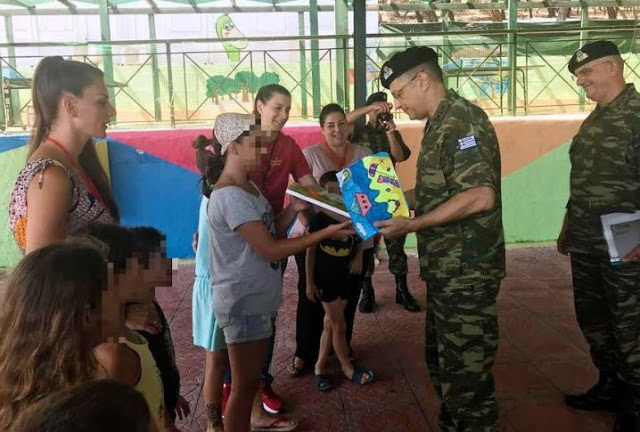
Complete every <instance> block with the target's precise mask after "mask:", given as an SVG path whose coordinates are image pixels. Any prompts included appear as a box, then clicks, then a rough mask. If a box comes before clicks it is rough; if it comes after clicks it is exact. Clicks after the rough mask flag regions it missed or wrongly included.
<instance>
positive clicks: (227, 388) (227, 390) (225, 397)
mask: <svg viewBox="0 0 640 432" xmlns="http://www.w3.org/2000/svg"><path fill="white" fill-rule="evenodd" d="M229 396H231V384H229V383H224V384H223V385H222V417H224V411H225V409H226V408H227V402H229Z"/></svg>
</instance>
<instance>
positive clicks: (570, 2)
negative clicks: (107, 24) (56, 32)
mask: <svg viewBox="0 0 640 432" xmlns="http://www.w3.org/2000/svg"><path fill="white" fill-rule="evenodd" d="M151 1H153V0H151ZM463 1H464V0H463ZM189 2H190V5H191V7H166V8H165V7H163V8H162V9H160V8H158V7H157V5H156V7H155V8H154V7H153V6H152V5H151V3H149V0H147V3H149V5H150V7H149V8H127V7H121V8H117V7H115V6H113V5H111V4H110V9H111V10H112V11H113V12H114V13H119V14H120V15H149V14H151V13H162V14H190V13H194V10H195V11H196V12H198V13H210V14H221V13H269V12H295V13H298V12H309V6H291V5H281V6H277V7H273V6H237V5H235V6H234V5H233V3H234V2H233V0H232V5H231V6H204V7H201V6H198V5H197V4H196V3H195V1H194V0H189ZM0 4H7V5H12V6H20V7H22V8H25V9H15V10H13V9H11V10H9V9H7V10H0V15H5V16H6V15H68V14H69V10H67V9H37V10H36V8H35V7H33V6H31V7H30V6H28V5H27V4H25V3H22V2H21V1H20V0H0ZM154 4H155V3H154ZM583 6H586V7H616V6H618V7H640V0H583V1H580V0H561V1H553V0H551V1H531V0H525V1H519V2H518V9H540V8H549V7H557V8H562V7H578V8H579V7H583ZM349 9H352V7H351V6H350V7H349ZM461 9H489V10H490V9H494V10H495V9H505V10H506V9H507V2H506V1H505V0H502V1H498V2H495V3H480V2H479V1H464V2H463V3H445V2H442V1H438V2H433V3H422V2H421V3H403V4H396V3H394V4H377V5H376V4H369V5H366V10H367V11H396V10H397V11H416V10H419V11H426V10H461ZM318 11H319V12H333V11H334V6H333V5H318ZM76 12H77V14H78V15H98V9H97V8H95V9H90V8H82V9H81V8H76Z"/></svg>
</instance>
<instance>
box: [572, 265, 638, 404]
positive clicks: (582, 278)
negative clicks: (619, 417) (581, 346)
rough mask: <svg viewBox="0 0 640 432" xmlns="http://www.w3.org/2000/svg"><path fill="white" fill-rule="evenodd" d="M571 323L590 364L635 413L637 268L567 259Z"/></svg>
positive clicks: (636, 399) (636, 384)
mask: <svg viewBox="0 0 640 432" xmlns="http://www.w3.org/2000/svg"><path fill="white" fill-rule="evenodd" d="M571 273H572V276H573V292H574V301H575V307H576V318H577V320H578V324H579V325H580V328H581V329H582V333H583V334H584V337H585V339H586V340H587V342H588V343H589V350H590V353H591V359H592V360H593V364H594V365H595V366H596V368H598V369H599V370H600V371H602V372H608V373H612V374H614V373H615V374H617V375H618V377H619V378H620V379H621V380H622V381H623V383H626V384H627V385H628V387H629V388H630V390H629V394H627V395H625V396H626V399H627V400H626V401H624V402H625V403H628V404H629V408H630V409H632V410H633V411H634V412H635V413H636V414H640V297H639V296H640V263H631V264H622V265H615V266H614V265H611V263H610V262H609V260H608V258H604V257H595V256H590V255H586V254H575V253H574V254H571Z"/></svg>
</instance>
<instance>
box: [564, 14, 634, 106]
mask: <svg viewBox="0 0 640 432" xmlns="http://www.w3.org/2000/svg"><path fill="white" fill-rule="evenodd" d="M581 4H582V8H581V9H580V10H581V13H580V28H581V29H583V28H586V27H589V8H588V7H587V5H586V4H585V3H584V2H581ZM588 40H589V33H588V32H586V31H581V32H580V46H582V45H584V44H585V43H587V41H588ZM632 46H633V44H632ZM571 54H573V53H571ZM578 94H579V96H578V97H579V102H580V111H584V108H585V106H586V102H587V99H586V95H585V93H584V89H583V88H582V87H580V88H579V89H578Z"/></svg>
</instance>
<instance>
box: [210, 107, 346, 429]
mask: <svg viewBox="0 0 640 432" xmlns="http://www.w3.org/2000/svg"><path fill="white" fill-rule="evenodd" d="M214 134H215V137H216V140H217V142H218V143H219V152H218V151H216V153H215V154H213V155H212V157H214V158H218V159H221V160H223V161H224V168H222V171H221V172H219V173H213V174H214V177H215V178H216V179H217V181H215V182H211V184H212V185H213V187H212V190H211V194H210V196H209V205H208V208H207V218H208V227H209V230H210V238H209V244H210V253H211V259H210V263H211V264H210V268H211V269H212V272H211V284H212V290H213V310H214V313H215V317H216V322H217V324H218V325H219V326H220V328H221V329H222V331H223V333H224V337H225V341H226V343H227V350H228V353H229V360H230V363H231V371H232V373H233V384H232V386H231V394H230V396H229V402H228V404H227V407H226V412H225V417H224V430H225V432H246V431H247V430H249V429H250V428H251V430H253V431H283V432H284V431H291V430H294V429H295V428H296V427H297V423H296V422H294V421H291V420H289V419H286V418H280V419H275V420H274V421H273V422H271V423H268V424H265V425H258V424H252V423H253V420H254V418H253V414H255V413H256V411H257V410H256V408H258V409H262V400H261V395H260V392H259V391H258V390H259V383H260V380H259V375H260V369H261V365H262V362H263V360H264V358H265V356H266V354H267V349H268V346H269V339H270V338H271V337H272V335H273V323H274V322H275V317H276V315H277V313H278V309H279V307H280V304H281V303H282V267H281V266H282V263H281V260H282V259H283V258H286V257H288V256H290V255H293V254H295V253H296V252H300V251H302V250H304V249H306V248H308V247H310V246H311V245H313V244H315V243H317V242H319V241H321V240H323V239H325V238H329V237H336V236H337V237H341V236H344V235H350V234H352V233H353V230H351V229H349V225H350V223H349V222H345V223H342V224H335V225H331V226H329V227H327V228H325V229H323V230H320V231H318V232H315V233H313V234H309V235H306V236H302V237H298V238H294V239H282V237H283V236H284V234H285V232H286V229H287V227H288V226H289V225H290V224H291V221H292V220H293V218H294V217H295V216H296V213H297V212H298V211H300V210H301V209H303V208H304V209H306V208H307V206H306V205H304V206H296V205H290V206H289V207H287V208H286V209H284V210H283V211H282V212H280V213H279V214H278V215H277V216H275V217H274V214H273V210H272V208H271V205H270V204H269V201H268V200H267V199H266V198H265V196H264V195H263V194H262V192H261V191H260V189H259V188H258V186H257V185H256V183H254V182H253V181H251V174H252V173H254V172H255V171H256V170H258V169H259V167H260V164H261V159H262V155H264V154H266V148H264V147H263V146H262V142H261V138H260V137H261V136H262V132H261V131H260V127H259V126H257V125H256V119H255V117H254V116H251V115H243V114H236V113H225V114H221V115H219V116H218V117H217V118H216V124H215V128H214ZM216 150H218V149H216ZM252 401H253V403H252Z"/></svg>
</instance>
